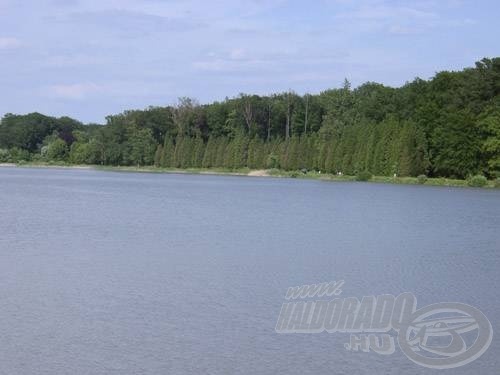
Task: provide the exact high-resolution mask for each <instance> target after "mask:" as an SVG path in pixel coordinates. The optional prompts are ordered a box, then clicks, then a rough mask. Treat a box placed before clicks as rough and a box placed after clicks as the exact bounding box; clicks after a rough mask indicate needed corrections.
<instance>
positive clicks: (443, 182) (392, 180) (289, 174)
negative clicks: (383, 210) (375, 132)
mask: <svg viewBox="0 0 500 375" xmlns="http://www.w3.org/2000/svg"><path fill="white" fill-rule="evenodd" d="M1 166H5V167H25V168H68V169H93V170H102V171H117V172H135V173H179V174H210V175H232V176H255V177H282V178H300V179H315V180H323V181H357V180H358V177H357V176H347V175H335V174H329V173H321V172H317V171H307V172H301V171H284V170H280V169H268V170H251V169H249V168H240V169H226V168H187V169H179V168H157V167H153V166H143V167H133V166H106V165H104V166H103V165H74V164H67V163H41V162H40V163H19V164H12V163H9V164H0V167H1ZM369 182H375V183H386V184H405V185H428V186H454V187H469V186H470V181H469V180H460V179H452V178H443V177H440V178H430V177H426V178H424V179H422V178H418V177H388V176H372V177H371V178H370V179H369ZM483 187H484V188H500V181H499V180H498V179H497V180H495V181H492V180H489V181H487V183H486V185H484V186H483Z"/></svg>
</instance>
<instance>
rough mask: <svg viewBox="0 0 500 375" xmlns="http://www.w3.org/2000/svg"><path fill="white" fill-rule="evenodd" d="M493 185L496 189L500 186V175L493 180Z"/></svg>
mask: <svg viewBox="0 0 500 375" xmlns="http://www.w3.org/2000/svg"><path fill="white" fill-rule="evenodd" d="M494 185H495V187H496V188H497V189H498V188H500V177H497V179H496V180H495V182H494Z"/></svg>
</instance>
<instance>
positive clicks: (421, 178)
mask: <svg viewBox="0 0 500 375" xmlns="http://www.w3.org/2000/svg"><path fill="white" fill-rule="evenodd" d="M417 181H418V183H419V184H421V185H423V184H425V183H426V182H427V176H426V175H425V174H420V175H418V176H417Z"/></svg>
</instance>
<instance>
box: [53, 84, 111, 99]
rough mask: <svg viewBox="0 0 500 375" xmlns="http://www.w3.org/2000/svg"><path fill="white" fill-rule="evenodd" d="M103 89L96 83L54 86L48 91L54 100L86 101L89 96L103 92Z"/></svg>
mask: <svg viewBox="0 0 500 375" xmlns="http://www.w3.org/2000/svg"><path fill="white" fill-rule="evenodd" d="M102 91H103V88H102V87H101V86H99V85H97V84H95V83H91V82H89V83H74V84H69V85H52V86H49V87H48V88H47V90H46V92H47V94H48V96H49V97H51V98H54V99H72V100H79V99H84V98H85V97H86V96H87V95H89V94H95V93H98V92H102Z"/></svg>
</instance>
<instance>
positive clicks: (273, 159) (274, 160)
mask: <svg viewBox="0 0 500 375" xmlns="http://www.w3.org/2000/svg"><path fill="white" fill-rule="evenodd" d="M266 165H267V168H270V169H276V168H279V167H280V161H279V157H278V155H276V154H269V156H268V157H267V163H266Z"/></svg>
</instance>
